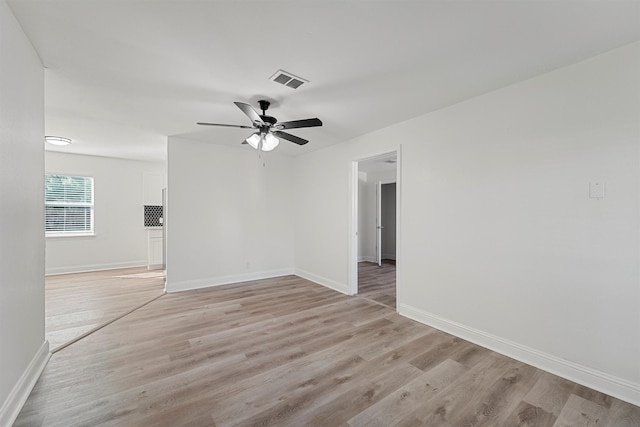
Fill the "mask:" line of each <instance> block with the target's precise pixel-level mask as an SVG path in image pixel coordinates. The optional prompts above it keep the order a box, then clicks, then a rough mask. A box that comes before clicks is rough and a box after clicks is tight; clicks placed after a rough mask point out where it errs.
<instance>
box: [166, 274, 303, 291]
mask: <svg viewBox="0 0 640 427" xmlns="http://www.w3.org/2000/svg"><path fill="white" fill-rule="evenodd" d="M168 272H169V273H168V275H167V279H166V284H165V289H166V292H167V293H174V292H182V291H191V290H194V289H202V288H209V287H212V286H221V285H230V284H233V283H241V282H248V281H251V280H261V279H270V278H272V277H281V276H290V275H292V274H294V272H293V268H283V269H279V270H269V271H258V272H255V273H245V274H232V275H229V276H217V277H209V278H206V279H196V280H183V281H181V282H172V281H171V270H168Z"/></svg>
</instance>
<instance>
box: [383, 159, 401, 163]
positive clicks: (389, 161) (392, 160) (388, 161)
mask: <svg viewBox="0 0 640 427" xmlns="http://www.w3.org/2000/svg"><path fill="white" fill-rule="evenodd" d="M384 162H385V163H398V161H397V160H396V159H388V160H385V161H384Z"/></svg>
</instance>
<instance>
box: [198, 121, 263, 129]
mask: <svg viewBox="0 0 640 427" xmlns="http://www.w3.org/2000/svg"><path fill="white" fill-rule="evenodd" d="M197 124H199V125H202V126H224V127H227V128H242V129H255V128H254V127H253V126H241V125H225V124H222V123H204V122H198V123H197Z"/></svg>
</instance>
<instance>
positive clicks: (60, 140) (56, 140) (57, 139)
mask: <svg viewBox="0 0 640 427" xmlns="http://www.w3.org/2000/svg"><path fill="white" fill-rule="evenodd" d="M44 140H45V141H47V142H48V143H49V144H53V145H69V144H71V140H70V139H69V138H65V137H63V136H45V137H44Z"/></svg>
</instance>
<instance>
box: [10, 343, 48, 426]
mask: <svg viewBox="0 0 640 427" xmlns="http://www.w3.org/2000/svg"><path fill="white" fill-rule="evenodd" d="M50 357H51V353H49V341H45V342H44V343H42V345H41V346H40V348H39V349H38V351H37V352H36V354H35V355H34V356H33V359H31V363H29V366H27V369H25V371H24V372H23V373H22V376H21V377H20V379H19V380H18V382H17V383H16V385H15V386H14V387H13V389H12V390H11V393H9V396H8V397H7V400H5V402H4V403H3V404H2V408H0V426H10V425H12V424H13V423H14V422H15V420H16V418H18V414H20V411H21V410H22V407H23V406H24V403H25V402H26V401H27V398H28V397H29V394H31V390H33V387H34V386H35V385H36V382H37V381H38V378H40V374H41V373H42V371H43V369H44V367H45V366H46V365H47V362H48V361H49V358H50Z"/></svg>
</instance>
